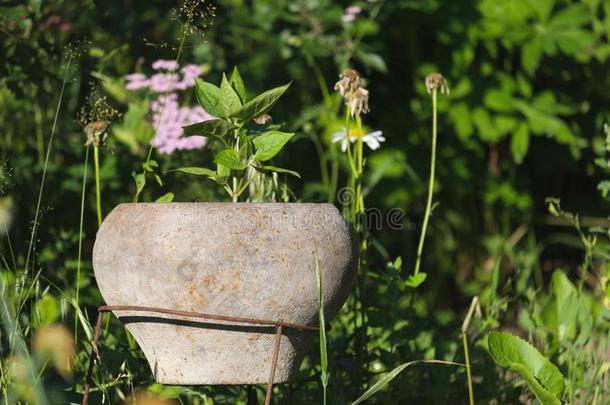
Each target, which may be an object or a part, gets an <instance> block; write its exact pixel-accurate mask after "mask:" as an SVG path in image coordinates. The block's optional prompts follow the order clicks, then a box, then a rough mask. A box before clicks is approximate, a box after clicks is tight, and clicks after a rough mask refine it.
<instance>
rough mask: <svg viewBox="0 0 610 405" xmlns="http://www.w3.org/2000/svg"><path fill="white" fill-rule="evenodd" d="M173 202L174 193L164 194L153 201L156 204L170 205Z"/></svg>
mask: <svg viewBox="0 0 610 405" xmlns="http://www.w3.org/2000/svg"><path fill="white" fill-rule="evenodd" d="M172 201H174V193H165V194H163V195H162V196H161V197H159V198H157V199H156V200H155V202H156V203H170V202H172Z"/></svg>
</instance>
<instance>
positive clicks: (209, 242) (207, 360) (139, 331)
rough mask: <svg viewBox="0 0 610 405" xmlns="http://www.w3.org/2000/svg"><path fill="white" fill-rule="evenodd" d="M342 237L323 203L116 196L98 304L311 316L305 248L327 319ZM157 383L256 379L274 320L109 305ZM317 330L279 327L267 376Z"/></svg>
mask: <svg viewBox="0 0 610 405" xmlns="http://www.w3.org/2000/svg"><path fill="white" fill-rule="evenodd" d="M351 256H352V242H351V240H350V234H349V232H348V228H347V226H346V224H345V223H344V221H343V219H342V218H341V215H340V214H339V212H338V210H337V209H336V208H335V207H334V206H332V205H330V204H300V203H294V204H280V203H277V204H276V203H268V204H247V203H237V204H235V203H171V204H121V205H119V206H118V207H116V208H115V209H114V210H113V211H112V212H111V213H110V214H109V215H108V217H107V218H106V219H105V220H104V223H103V224H102V226H101V228H100V229H99V231H98V233H97V239H96V241H95V246H94V249H93V267H94V271H95V278H96V280H97V283H98V286H99V288H100V290H101V292H102V295H103V297H104V299H105V301H106V303H107V304H108V305H139V306H151V307H162V308H170V309H175V310H183V311H194V312H203V313H210V314H218V315H228V316H236V317H247V318H256V319H270V320H278V321H284V322H293V323H297V324H304V325H312V326H317V322H318V321H317V319H318V317H317V291H316V271H315V257H317V258H318V262H319V266H320V271H321V274H322V280H323V281H322V282H323V297H324V303H325V305H324V307H325V313H326V316H327V320H328V319H330V318H331V317H332V316H333V315H335V314H336V312H337V311H338V310H339V308H340V307H341V305H343V303H344V302H345V300H346V299H347V296H348V294H349V290H350V288H351V286H352V284H353V278H354V272H353V266H351V265H350V261H351ZM115 315H117V316H118V317H119V318H121V320H122V321H123V322H124V323H125V324H126V325H127V328H128V329H129V331H130V332H131V333H132V334H133V336H134V337H135V338H136V340H137V341H138V343H139V345H140V347H141V348H142V350H143V351H144V354H145V355H146V358H147V359H148V362H149V364H150V367H151V369H152V371H153V374H154V376H155V379H156V381H157V382H159V383H163V384H185V385H186V384H188V385H191V384H192V385H197V384H260V383H266V382H267V380H268V378H269V369H270V365H271V356H272V348H273V342H274V332H275V331H274V328H272V327H266V326H256V325H243V324H242V325H235V324H231V323H228V322H221V321H219V322H215V323H204V324H202V323H195V322H192V319H186V318H180V317H176V316H169V315H168V316H166V315H156V314H144V313H142V312H137V313H136V312H130V311H116V312H115ZM316 337H317V334H316V333H311V332H298V331H295V330H291V329H289V330H286V331H285V336H284V337H283V338H282V343H281V346H280V351H279V356H278V363H277V370H276V374H275V382H285V381H289V380H290V379H291V378H292V377H293V376H294V375H295V374H296V372H297V371H298V368H299V365H300V363H301V361H302V359H303V356H304V355H305V353H306V350H307V347H308V344H309V343H311V341H313V340H314V339H316Z"/></svg>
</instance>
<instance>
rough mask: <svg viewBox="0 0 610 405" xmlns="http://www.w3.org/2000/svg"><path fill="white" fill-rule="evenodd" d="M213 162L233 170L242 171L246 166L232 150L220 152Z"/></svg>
mask: <svg viewBox="0 0 610 405" xmlns="http://www.w3.org/2000/svg"><path fill="white" fill-rule="evenodd" d="M214 162H216V163H217V164H220V165H222V166H224V167H228V168H229V169H233V170H244V169H245V168H246V164H245V163H244V162H242V161H241V159H240V158H239V156H238V155H237V152H235V151H234V150H233V149H225V150H222V151H220V152H219V153H218V155H216V158H215V159H214Z"/></svg>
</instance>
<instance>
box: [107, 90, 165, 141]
mask: <svg viewBox="0 0 610 405" xmlns="http://www.w3.org/2000/svg"><path fill="white" fill-rule="evenodd" d="M147 114H148V101H142V102H131V103H129V107H128V108H127V112H126V113H125V114H124V115H123V120H122V121H121V122H120V123H117V124H114V125H112V136H113V137H114V138H116V139H118V140H119V141H121V142H122V143H124V144H125V145H127V146H129V148H130V149H131V150H132V151H133V152H136V151H138V150H139V149H140V148H141V147H142V145H144V144H147V143H149V142H150V140H151V139H152V138H153V136H154V135H155V130H154V129H153V127H152V125H150V123H149V122H148V121H147V120H146V116H147Z"/></svg>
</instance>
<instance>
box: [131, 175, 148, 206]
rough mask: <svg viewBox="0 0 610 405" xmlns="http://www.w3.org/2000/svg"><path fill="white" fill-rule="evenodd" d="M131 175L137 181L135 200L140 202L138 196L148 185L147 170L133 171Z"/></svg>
mask: <svg viewBox="0 0 610 405" xmlns="http://www.w3.org/2000/svg"><path fill="white" fill-rule="evenodd" d="M131 176H132V177H133V179H134V180H135V182H136V194H135V195H134V196H133V202H138V198H139V197H140V194H141V193H142V190H144V186H146V172H142V173H137V174H136V173H135V172H134V173H132V174H131Z"/></svg>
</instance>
